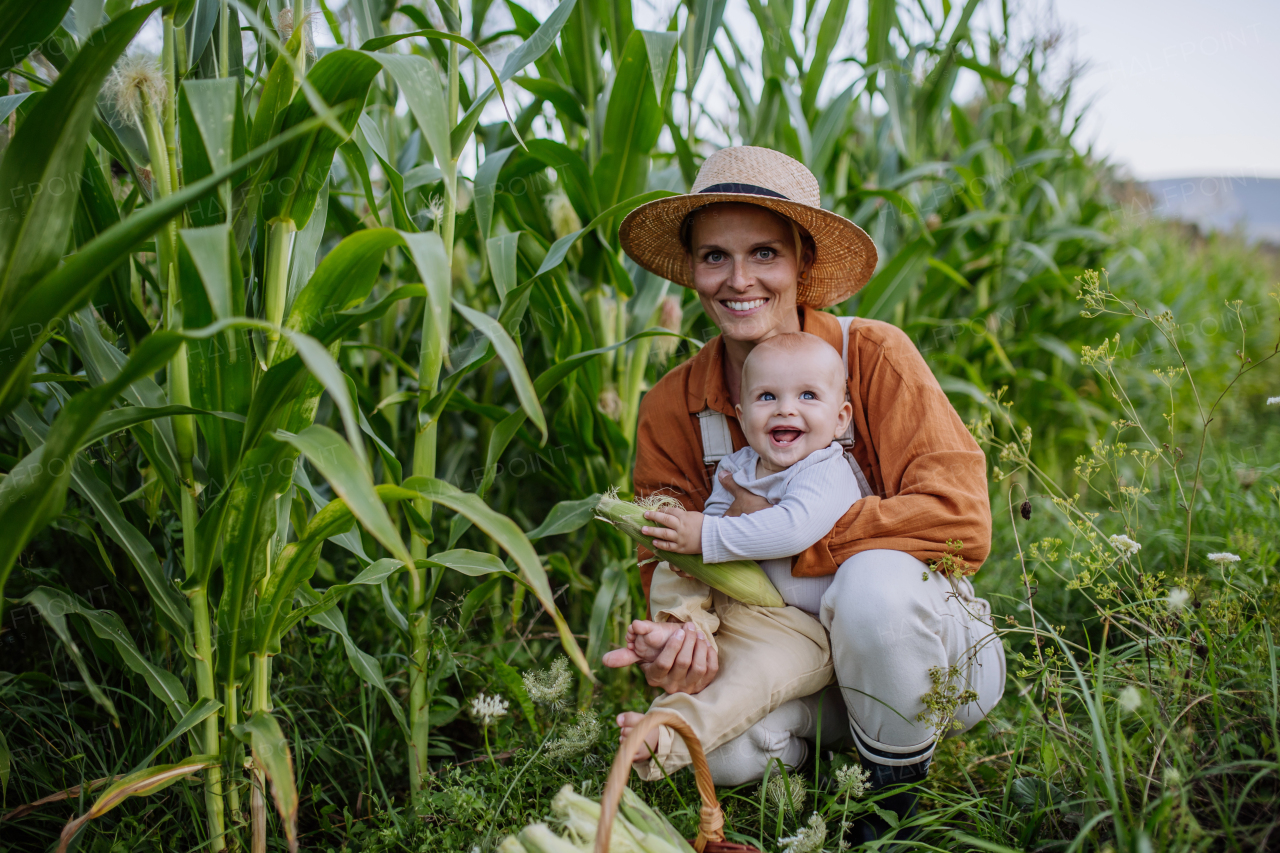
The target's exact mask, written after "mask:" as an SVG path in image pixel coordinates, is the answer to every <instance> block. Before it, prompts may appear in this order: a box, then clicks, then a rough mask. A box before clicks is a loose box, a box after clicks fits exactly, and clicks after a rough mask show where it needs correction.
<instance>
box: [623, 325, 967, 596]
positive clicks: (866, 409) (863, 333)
mask: <svg viewBox="0 0 1280 853" xmlns="http://www.w3.org/2000/svg"><path fill="white" fill-rule="evenodd" d="M799 310H800V324H801V328H802V329H803V330H804V331H806V332H808V333H810V334H813V335H817V336H818V337H820V338H822V339H823V340H825V341H826V342H827V343H829V344H831V346H833V347H835V349H836V351H837V352H839V351H840V349H841V345H842V337H841V333H840V322H839V320H837V319H836V318H835V317H834V316H832V315H830V314H826V313H823V312H821V311H815V310H808V311H806V310H805V309H803V308H801V309H799ZM724 360H725V351H724V340H723V338H722V337H721V336H719V335H717V336H716V337H715V338H713V339H711V341H709V342H708V343H707V344H706V346H704V347H703V348H702V349H701V350H700V351H699V352H698V353H697V354H696V355H694V356H693V357H692V358H691V359H689V360H688V361H686V362H685V363H683V364H681V365H679V366H678V367H676V368H674V369H672V370H671V371H669V372H668V373H667V374H666V375H665V376H663V377H662V379H660V380H659V381H658V384H656V385H655V386H654V387H653V388H652V389H651V390H650V391H649V392H648V393H647V394H646V395H645V397H644V400H643V401H642V402H641V404H640V422H639V424H638V428H637V435H636V467H635V476H634V483H635V492H636V495H637V496H638V497H646V496H648V495H651V494H654V493H657V492H662V493H664V494H670V495H672V496H674V497H675V498H677V499H678V500H679V501H680V502H681V503H683V504H684V506H685V507H686V508H687V509H691V510H696V511H698V512H701V511H702V508H703V506H704V505H705V503H706V500H707V498H708V497H709V496H710V495H711V486H712V477H713V476H714V475H715V465H706V464H704V463H703V461H702V433H701V430H700V428H699V426H698V418H697V413H698V412H700V411H702V410H703V409H705V408H707V407H710V408H711V409H714V410H715V411H717V412H721V413H723V414H724V415H726V416H727V420H728V422H729V430H730V432H731V433H732V434H733V448H734V450H738V449H740V448H742V447H745V446H746V444H747V440H746V437H745V436H744V435H743V434H742V428H741V427H740V426H739V424H738V419H737V417H736V415H735V413H734V410H733V406H732V405H731V404H730V402H729V389H728V386H727V384H726V383H725V378H724V369H725V361H724ZM849 399H850V401H851V402H852V404H853V427H854V435H855V443H854V447H853V456H854V458H855V459H856V460H857V462H858V465H859V466H860V467H861V468H862V473H863V474H864V475H865V476H866V478H867V482H868V483H870V484H871V488H872V489H873V490H874V491H875V494H872V495H864V496H863V498H862V499H861V500H859V501H858V502H857V503H855V504H854V505H853V506H852V507H851V508H850V509H849V511H848V512H846V513H845V515H844V517H843V518H841V519H840V520H839V521H838V522H836V525H835V527H834V528H833V529H832V531H831V532H830V533H829V534H828V535H827V536H826V537H824V538H823V539H822V540H821V541H819V542H817V543H816V544H815V545H813V547H811V548H809V549H808V550H806V551H805V552H804V553H802V554H799V555H797V556H796V557H794V558H793V559H792V562H791V573H792V574H793V575H795V576H797V577H819V576H822V575H830V574H834V573H835V571H836V569H837V568H839V566H840V564H841V563H843V562H844V561H845V560H847V559H848V558H849V557H851V556H853V555H854V554H857V553H858V552H860V551H869V550H872V549H876V548H883V549H888V550H893V551H903V552H905V553H908V554H910V555H911V556H913V557H915V558H917V559H919V560H922V561H924V562H927V563H931V564H932V563H936V562H937V561H938V560H939V559H941V558H943V557H944V556H946V555H948V554H951V555H953V556H958V557H959V558H960V559H961V560H963V562H964V564H965V565H966V567H967V571H968V572H974V571H977V569H978V567H979V566H980V565H981V564H982V561H983V560H985V559H986V558H987V555H988V553H990V551H991V504H990V502H989V500H988V498H987V470H986V457H985V455H984V454H983V452H982V450H981V449H980V448H979V447H978V444H977V442H976V441H974V439H973V436H972V435H970V434H969V431H968V430H967V429H966V428H965V426H964V424H963V423H962V422H961V420H960V416H959V415H958V414H956V410H955V408H954V407H953V406H952V405H951V401H950V400H948V399H947V395H946V394H944V393H943V391H942V388H941V386H939V385H938V380H937V379H935V378H934V376H933V373H932V372H931V371H930V370H929V367H928V365H926V364H925V361H924V358H923V357H922V356H921V355H920V351H919V350H918V349H916V347H915V345H914V344H913V343H912V342H911V339H910V338H908V337H907V336H906V334H905V333H904V332H903V331H902V330H901V329H899V328H897V327H896V326H893V325H890V324H889V323H883V322H880V321H878V320H864V319H855V320H854V321H853V324H852V325H851V326H850V328H849ZM949 540H950V541H956V540H959V541H960V542H961V543H962V545H961V546H960V549H959V552H958V553H957V552H956V550H955V549H954V548H951V547H949V546H948V545H947V542H948V541H949ZM650 556H651V554H650V553H649V552H648V551H646V550H645V549H644V548H641V549H640V561H641V564H642V566H641V579H642V581H643V584H644V590H645V596H646V597H648V594H649V584H650V581H651V579H652V577H653V570H654V566H655V564H654V563H648V564H647V565H646V564H644V563H645V560H647V559H648V558H649V557H650Z"/></svg>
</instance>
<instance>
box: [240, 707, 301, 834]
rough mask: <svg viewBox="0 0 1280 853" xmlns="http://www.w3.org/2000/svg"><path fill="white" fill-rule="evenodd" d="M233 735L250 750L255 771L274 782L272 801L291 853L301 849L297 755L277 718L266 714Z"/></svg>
mask: <svg viewBox="0 0 1280 853" xmlns="http://www.w3.org/2000/svg"><path fill="white" fill-rule="evenodd" d="M231 731H232V733H233V734H234V735H235V736H236V737H237V738H238V739H239V740H240V741H242V742H243V743H245V744H247V745H248V746H249V752H250V754H251V755H252V756H253V764H254V768H255V769H256V770H257V771H258V773H260V774H261V775H262V777H263V778H265V779H266V780H268V781H270V782H271V800H272V802H274V803H275V806H276V812H278V813H279V815H280V821H281V823H283V824H284V834H285V839H286V841H287V842H288V844H289V850H290V851H291V853H296V851H297V849H298V787H297V783H296V782H295V781H294V776H293V754H292V753H291V752H290V751H289V741H288V739H287V738H285V736H284V732H282V731H281V730H280V724H279V723H277V722H276V718H275V717H273V716H271V714H269V713H267V712H266V711H258V712H256V713H255V714H254V715H253V716H252V717H250V718H249V719H247V720H245V721H244V722H243V723H241V724H240V725H238V726H235V727H234V728H232V730H231Z"/></svg>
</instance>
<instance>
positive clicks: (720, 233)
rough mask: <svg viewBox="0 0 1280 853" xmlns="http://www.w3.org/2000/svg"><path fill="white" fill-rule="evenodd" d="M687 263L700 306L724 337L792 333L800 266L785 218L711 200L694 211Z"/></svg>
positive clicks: (756, 337)
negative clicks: (691, 272) (709, 203)
mask: <svg viewBox="0 0 1280 853" xmlns="http://www.w3.org/2000/svg"><path fill="white" fill-rule="evenodd" d="M689 247H690V251H691V256H690V259H689V263H690V265H691V267H692V269H693V287H694V290H696V291H697V292H698V298H699V299H701V300H702V308H703V310H704V311H706V312H707V316H708V317H710V318H711V321H712V322H713V323H715V324H716V326H718V327H719V329H720V331H721V333H723V334H724V336H725V337H726V338H728V339H730V340H735V341H743V342H752V343H758V342H760V341H763V340H766V339H768V338H771V337H773V336H774V335H776V334H778V333H780V332H785V331H796V330H797V328H796V285H797V281H798V279H799V275H800V271H801V268H802V265H807V264H808V262H809V259H808V258H807V257H806V258H803V259H801V258H797V257H796V243H795V236H794V233H793V232H792V230H791V225H790V224H789V223H788V222H787V220H785V219H783V218H782V217H781V216H779V215H777V214H776V213H774V212H773V211H771V210H767V209H765V208H763V207H758V206H756V205H754V204H735V203H720V204H712V205H708V206H707V207H705V208H703V209H702V210H700V211H698V212H697V213H696V214H695V215H694V220H693V224H692V228H691V231H690V240H689Z"/></svg>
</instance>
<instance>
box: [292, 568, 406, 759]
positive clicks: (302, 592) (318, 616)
mask: <svg viewBox="0 0 1280 853" xmlns="http://www.w3.org/2000/svg"><path fill="white" fill-rule="evenodd" d="M298 598H299V599H300V600H301V601H302V602H303V604H304V605H308V604H316V603H318V600H319V599H318V597H317V596H316V594H315V593H314V592H311V591H310V590H308V589H306V588H305V587H302V588H299V590H298ZM310 619H311V622H313V623H314V624H316V625H319V626H320V627H321V628H326V629H328V630H330V631H332V632H333V633H335V634H337V635H338V636H339V637H340V638H341V639H342V645H343V647H344V648H345V649H346V652H347V660H348V661H350V663H351V669H352V670H353V671H354V672H355V673H356V675H358V676H360V678H362V679H363V680H364V681H365V682H366V683H368V684H371V685H373V686H374V687H375V688H377V690H378V691H379V692H380V693H381V694H382V695H383V697H384V698H385V699H386V700H387V707H388V708H390V709H391V715H392V716H393V717H395V719H396V722H397V723H399V724H400V731H401V732H403V733H404V737H405V740H406V741H407V740H409V739H410V737H411V735H410V732H409V726H408V724H407V723H406V722H405V718H404V711H403V710H402V709H401V707H400V702H399V700H398V699H396V697H395V696H394V695H393V694H392V692H391V690H390V689H388V687H387V682H386V681H385V680H384V679H383V677H382V667H381V666H380V665H379V664H378V659H377V658H375V657H373V656H372V655H370V654H368V653H366V652H364V651H361V650H360V648H359V647H358V646H357V645H356V644H355V643H354V642H353V641H352V639H351V633H350V632H349V631H348V630H347V620H346V618H345V617H343V615H342V611H340V610H339V609H338V608H336V607H331V608H329V609H327V610H323V611H321V612H319V613H313V614H311V616H310Z"/></svg>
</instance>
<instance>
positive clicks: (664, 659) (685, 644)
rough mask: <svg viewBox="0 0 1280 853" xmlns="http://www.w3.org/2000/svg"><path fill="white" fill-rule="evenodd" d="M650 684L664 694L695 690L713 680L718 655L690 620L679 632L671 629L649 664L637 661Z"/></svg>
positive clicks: (715, 673)
mask: <svg viewBox="0 0 1280 853" xmlns="http://www.w3.org/2000/svg"><path fill="white" fill-rule="evenodd" d="M640 669H641V671H642V672H644V677H645V680H646V681H647V682H649V684H650V686H652V687H660V688H662V689H663V690H664V691H666V692H667V693H699V692H701V691H702V690H703V689H705V688H706V686H707V685H708V684H710V683H711V682H712V681H715V678H716V675H717V674H718V673H719V672H720V658H719V656H718V655H717V654H716V650H715V649H714V648H712V647H711V644H710V643H708V642H707V640H706V639H705V638H704V637H702V636H701V635H700V634H699V633H698V629H697V627H695V626H694V625H693V624H692V623H685V626H684V630H683V631H672V632H671V636H670V637H668V638H667V642H666V645H664V646H663V647H662V651H660V652H659V653H658V656H657V658H655V659H654V660H653V662H652V663H642V664H640Z"/></svg>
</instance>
